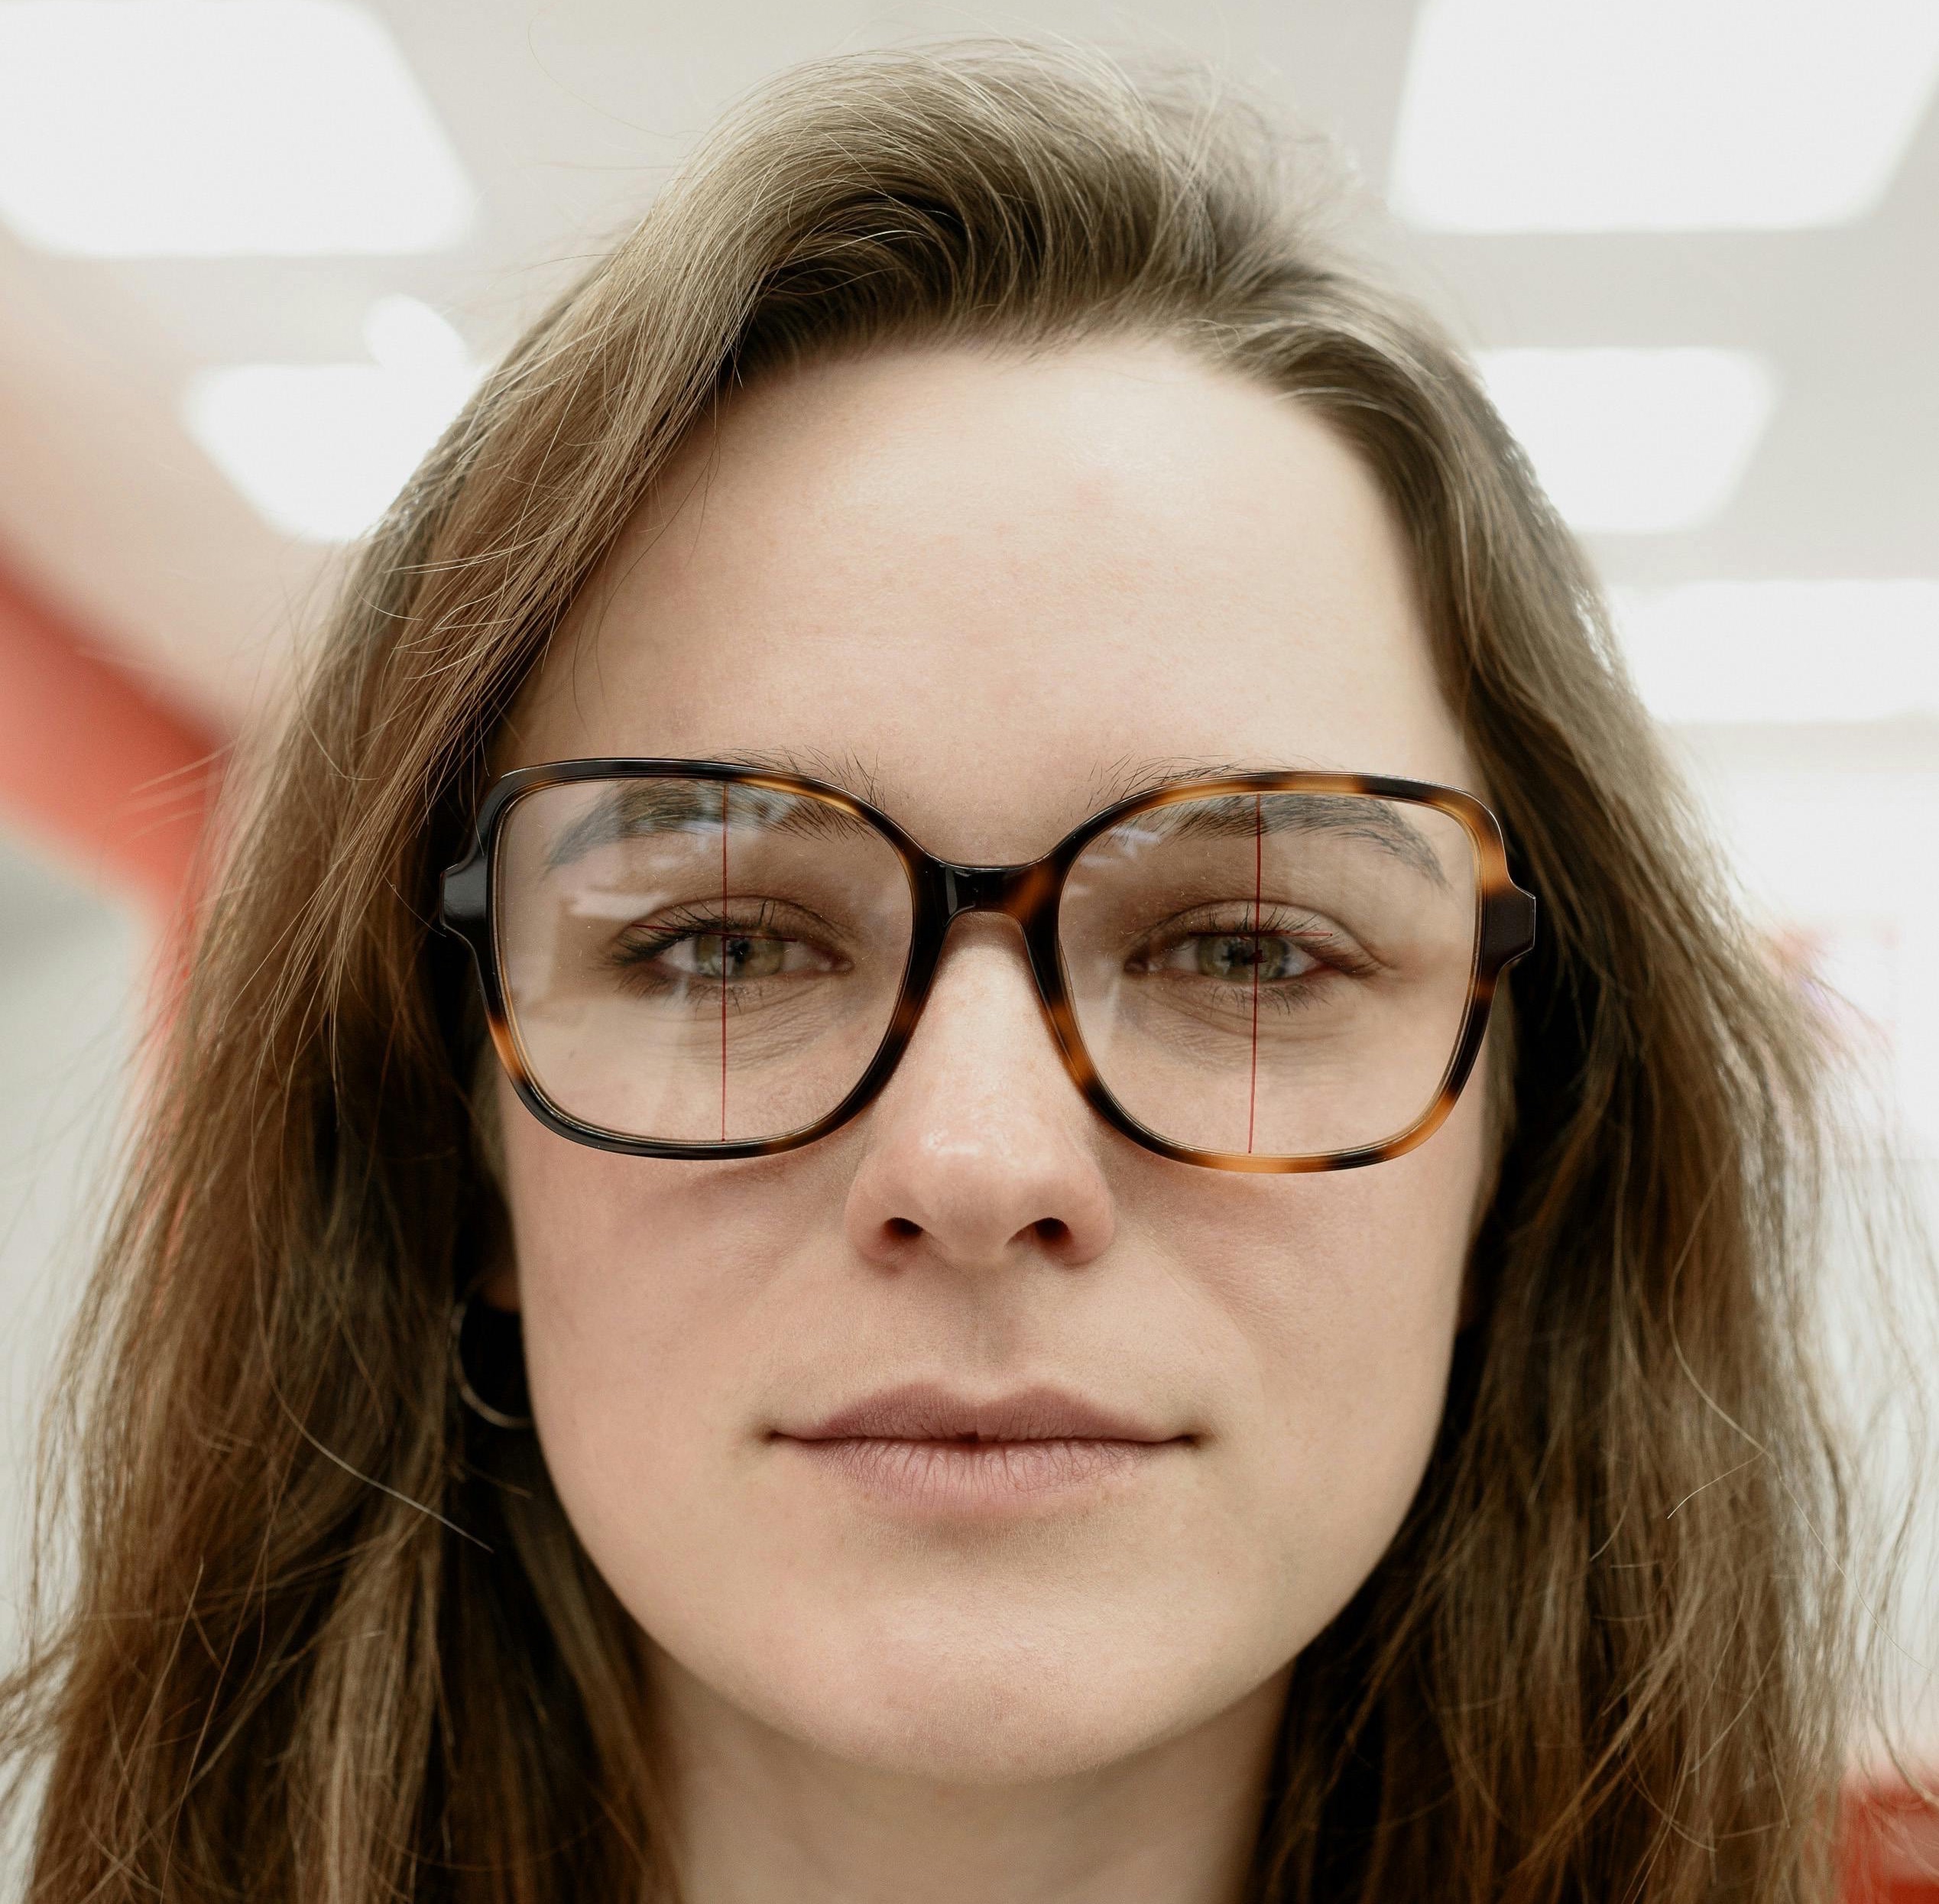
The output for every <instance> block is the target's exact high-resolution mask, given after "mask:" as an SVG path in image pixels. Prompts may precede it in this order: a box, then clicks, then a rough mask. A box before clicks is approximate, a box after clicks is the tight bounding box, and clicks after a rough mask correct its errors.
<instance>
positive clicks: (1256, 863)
mask: <svg viewBox="0 0 1939 1904" xmlns="http://www.w3.org/2000/svg"><path fill="white" fill-rule="evenodd" d="M1480 915H1481V904H1480V863H1479V855H1478V853H1477V845H1476V842H1475V841H1474V838H1473V836H1472V835H1471V834H1470V832H1469V830H1468V829H1467V825H1466V824H1465V823H1464V822H1463V821H1462V820H1461V819H1459V818H1457V816H1454V815H1453V814H1451V813H1445V812H1443V811H1441V809H1438V808H1437V807H1434V806H1428V805H1426V804H1425V803H1415V802H1411V801H1407V800H1395V799H1387V798H1380V797H1376V796H1373V795H1370V794H1360V793H1312V792H1298V793H1285V792H1263V793H1221V794H1217V795H1211V796H1194V797H1190V798H1186V799H1182V800H1175V801H1171V802H1168V803H1164V804H1162V805H1158V806H1151V807H1147V808H1145V809H1142V810H1140V811H1137V812H1135V813H1132V814H1130V815H1128V816H1126V817H1125V818H1124V819H1122V820H1120V822H1117V824H1116V825H1113V826H1111V827H1109V828H1107V829H1106V830H1105V831H1104V832H1101V833H1100V834H1099V835H1098V836H1097V837H1096V838H1094V839H1092V840H1091V841H1089V842H1087V843H1086V845H1085V847H1084V848H1083V850H1082V851H1081V852H1080V853H1079V855H1078V858H1077V859H1076V860H1075V862H1074V864H1072V868H1071V869H1070V871H1069V874H1068V876H1067V877H1066V881H1065V887H1064V894H1063V901H1062V906H1061V907H1060V909H1059V916H1058V951H1059V960H1060V963H1061V965H1062V975H1063V980H1064V985H1065V992H1066V995H1067V997H1068V1001H1069V1004H1070V1008H1071V1011H1072V1016H1073V1017H1074V1018H1075V1022H1076V1026H1077V1030H1078V1035H1079V1036H1080V1037H1081V1039H1082V1040H1083V1043H1084V1046H1085V1051H1086V1053H1087V1054H1088V1056H1089V1057H1090V1059H1091V1063H1092V1064H1093V1066H1094V1067H1095V1068H1096V1070H1097V1072H1098V1077H1099V1079H1100V1081H1101V1082H1102V1084H1103V1085H1104V1088H1105V1089H1106V1090H1107V1091H1109V1093H1110V1094H1111V1096H1112V1097H1113V1098H1114V1099H1115V1100H1116V1101H1117V1104H1118V1106H1119V1107H1120V1109H1122V1110H1123V1111H1125V1112H1126V1113H1127V1114H1129V1115H1130V1117H1132V1118H1133V1119H1134V1120H1135V1121H1136V1122H1137V1123H1138V1124H1141V1125H1142V1126H1143V1127H1144V1128H1145V1129H1146V1130H1149V1132H1151V1133H1152V1134H1153V1135H1154V1136H1156V1137H1159V1138H1161V1139H1162V1140H1166V1141H1167V1142H1169V1143H1174V1144H1177V1145H1180V1146H1182V1147H1185V1148H1187V1149H1189V1150H1197V1151H1204V1152H1208V1153H1215V1154H1219V1155H1224V1156H1260V1157H1318V1156H1332V1155H1335V1154H1338V1153H1350V1152H1355V1151H1362V1150H1370V1149H1373V1148H1376V1147H1381V1146H1383V1145H1386V1144H1388V1143H1393V1141H1395V1140H1397V1139H1398V1138H1399V1137H1402V1136H1404V1135H1406V1134H1408V1133H1409V1131H1411V1130H1413V1129H1414V1128H1415V1127H1416V1126H1417V1125H1419V1124H1420V1123H1421V1122H1422V1120H1423V1119H1424V1118H1425V1117H1427V1116H1428V1114H1429V1113H1430V1112H1431V1111H1432V1110H1434V1108H1435V1106H1436V1104H1437V1103H1438V1101H1439V1098H1440V1097H1441V1092H1442V1091H1443V1089H1444V1088H1445V1085H1446V1083H1447V1081H1448V1077H1449V1075H1450V1072H1451V1066H1452V1065H1453V1062H1454V1058H1455V1055H1456V1053H1457V1049H1459V1046H1460V1044H1461V1035H1462V1033H1463V1030H1464V1028H1465V1027H1466V1024H1467V1017H1468V1014H1469V1011H1470V1008H1471V1000H1472V997H1473V994H1474V972H1475V967H1476V961H1477V953H1478V948H1479V942H1480Z"/></svg>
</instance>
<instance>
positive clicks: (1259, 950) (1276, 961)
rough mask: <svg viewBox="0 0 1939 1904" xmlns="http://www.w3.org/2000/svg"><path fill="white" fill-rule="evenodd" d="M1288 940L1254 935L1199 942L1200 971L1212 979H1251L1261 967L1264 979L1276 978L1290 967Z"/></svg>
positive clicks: (1237, 935) (1236, 935)
mask: <svg viewBox="0 0 1939 1904" xmlns="http://www.w3.org/2000/svg"><path fill="white" fill-rule="evenodd" d="M1285 965H1286V958H1285V941H1284V940H1283V939H1273V938H1269V937H1266V936H1260V937H1259V938H1256V939H1255V938H1254V937H1253V936H1252V934H1251V933H1244V934H1243V935H1240V934H1234V935H1232V936H1228V937H1226V938H1221V939H1201V941H1200V942H1199V950H1198V969H1199V970H1200V971H1201V972H1203V973H1204V974H1205V976H1206V977H1207V978H1234V977H1235V976H1243V977H1246V978H1250V976H1251V975H1252V973H1253V969H1254V968H1255V967H1256V968H1257V969H1258V972H1259V975H1260V978H1278V977H1279V975H1280V973H1281V971H1282V970H1283V968H1284V967H1285Z"/></svg>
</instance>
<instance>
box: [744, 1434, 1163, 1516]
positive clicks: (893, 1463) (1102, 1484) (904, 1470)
mask: <svg viewBox="0 0 1939 1904" xmlns="http://www.w3.org/2000/svg"><path fill="white" fill-rule="evenodd" d="M781 1439H782V1440H783V1441H784V1442H786V1444H787V1445H789V1446H790V1447H791V1448H795V1449H796V1450H798V1451H799V1452H800V1453H801V1454H802V1455H804V1456H805V1457H806V1458H807V1459H808V1460H809V1461H813V1462H814V1463H815V1464H816V1465H817V1466H819V1467H822V1468H826V1469H827V1470H828V1471H830V1472H831V1473H832V1474H837V1475H840V1476H841V1477H845V1479H847V1480H848V1481H852V1482H854V1483H855V1484H858V1486H860V1487H861V1488H862V1490H864V1492H865V1493H866V1494H868V1495H869V1496H870V1497H871V1498H873V1499H874V1500H880V1501H884V1502H887V1503H893V1504H895V1505H897V1506H898V1507H913V1508H919V1509H925V1510H930V1511H932V1512H944V1513H976V1512H978V1511H982V1512H985V1513H987V1512H999V1513H1000V1512H1002V1511H1004V1510H1015V1509H1017V1508H1020V1507H1027V1506H1029V1505H1031V1504H1033V1503H1038V1502H1043V1503H1050V1502H1053V1501H1055V1502H1059V1503H1068V1502H1069V1500H1071V1499H1072V1497H1081V1496H1085V1495H1096V1494H1101V1493H1104V1492H1106V1491H1107V1490H1110V1489H1111V1487H1112V1486H1113V1484H1117V1483H1119V1482H1121V1481H1124V1480H1126V1479H1128V1478H1130V1477H1133V1476H1135V1475H1136V1474H1138V1473H1139V1472H1140V1471H1142V1470H1143V1469H1144V1468H1147V1467H1149V1465H1150V1464H1151V1463H1152V1462H1153V1461H1155V1460H1156V1459H1157V1458H1158V1457H1159V1455H1161V1454H1162V1453H1164V1452H1166V1450H1167V1449H1168V1448H1175V1447H1177V1446H1179V1445H1180V1444H1179V1443H1177V1442H1124V1441H1084V1440H1071V1441H1031V1442H916V1441H886V1440H875V1439H864V1438H861V1437H857V1438H854V1439H843V1440H839V1441H822V1442H804V1441H796V1439H794V1438H793V1436H791V1435H783V1436H782V1437H781Z"/></svg>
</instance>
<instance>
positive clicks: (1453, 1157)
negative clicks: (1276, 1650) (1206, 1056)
mask: <svg viewBox="0 0 1939 1904" xmlns="http://www.w3.org/2000/svg"><path fill="white" fill-rule="evenodd" d="M1482 1095H1483V1094H1482V1093H1481V1092H1480V1091H1474V1092H1471V1093H1470V1094H1469V1096H1468V1098H1466V1099H1464V1101H1463V1103H1462V1104H1460V1105H1458V1106H1457V1108H1456V1110H1455V1111H1454V1114H1452V1115H1451V1117H1450V1118H1449V1120H1448V1122H1447V1124H1445V1125H1444V1126H1443V1127H1441V1130H1439V1131H1438V1132H1437V1133H1436V1134H1435V1136H1434V1137H1432V1139H1430V1140H1428V1142H1427V1143H1425V1144H1424V1145H1422V1147H1420V1148H1419V1149H1418V1150H1413V1151H1411V1152H1409V1153H1408V1154H1407V1155H1406V1156H1402V1157H1398V1158H1395V1159H1393V1160H1390V1161H1389V1162H1387V1163H1381V1164H1377V1165H1375V1166H1372V1167H1370V1168H1369V1169H1361V1170H1351V1171H1341V1172H1338V1173H1330V1174H1321V1175H1317V1176H1309V1177H1296V1178H1280V1179H1272V1178H1243V1179H1238V1181H1237V1186H1234V1183H1233V1180H1232V1179H1224V1181H1223V1182H1221V1180H1220V1179H1211V1182H1210V1183H1209V1184H1208V1186H1207V1187H1206V1188H1205V1189H1204V1190H1202V1191H1201V1189H1200V1187H1199V1186H1198V1184H1197V1183H1196V1182H1192V1183H1189V1184H1186V1183H1184V1182H1182V1181H1180V1182H1178V1183H1177V1184H1176V1185H1175V1186H1173V1187H1175V1189H1176V1190H1177V1191H1178V1192H1179V1193H1180V1194H1181V1195H1182V1197H1184V1198H1185V1199H1188V1201H1187V1202H1182V1203H1181V1204H1179V1205H1172V1206H1171V1207H1169V1208H1165V1209H1163V1210H1162V1211H1154V1212H1153V1213H1152V1218H1151V1222H1150V1228H1151V1229H1152V1230H1153V1231H1154V1232H1155V1233H1158V1234H1164V1235H1165V1236H1166V1238H1167V1241H1166V1254H1167V1255H1168V1257H1170V1258H1171V1259H1172V1263H1173V1264H1174V1267H1175V1273H1177V1274H1179V1275H1180V1276H1186V1275H1189V1276H1191V1277H1192V1279H1193V1280H1195V1282H1197V1283H1198V1284H1199V1285H1200V1286H1201V1287H1202V1288H1203V1289H1205V1290H1206V1292H1207V1293H1208V1295H1209V1296H1210V1297H1211V1304H1212V1311H1213V1313H1214V1315H1216V1317H1217V1328H1218V1332H1219V1336H1220V1338H1221V1351H1220V1359H1221V1362H1222V1364H1223V1365H1224V1367H1225V1368H1226V1369H1227V1370H1229V1371H1230V1374H1231V1385H1232V1395H1231V1401H1232V1405H1233V1407H1234V1419H1235V1421H1236V1422H1237V1423H1238V1424H1239V1426H1238V1428H1237V1432H1235V1433H1234V1436H1233V1437H1232V1441H1231V1445H1230V1447H1229V1448H1228V1450H1227V1453H1228V1455H1229V1456H1230V1458H1231V1459H1232V1460H1233V1461H1234V1463H1235V1464H1237V1468H1239V1469H1240V1471H1241V1472H1240V1477H1238V1478H1237V1480H1236V1481H1235V1498H1236V1499H1237V1500H1239V1501H1240V1502H1241V1503H1243V1507H1244V1509H1245V1511H1246V1512H1247V1514H1248V1515H1249V1516H1251V1517H1252V1518H1251V1521H1250V1526H1251V1528H1252V1529H1253V1533H1252V1535H1251V1536H1250V1538H1252V1539H1253V1540H1254V1541H1255V1542H1256V1546H1257V1549H1258V1550H1259V1553H1260V1562H1261V1563H1262V1564H1263V1565H1264V1567H1265V1568H1266V1569H1267V1571H1268V1572H1269V1573H1270V1575H1271V1576H1272V1579H1273V1588H1272V1590H1273V1591H1278V1592H1280V1593H1282V1594H1284V1595H1285V1596H1286V1597H1285V1598H1284V1600H1283V1601H1282V1610H1284V1612H1285V1613H1286V1616H1287V1617H1288V1618H1289V1621H1290V1623H1291V1625H1292V1627H1293V1628H1295V1629H1297V1630H1300V1632H1301V1636H1302V1638H1304V1637H1310V1636H1311V1634H1312V1633H1313V1632H1315V1631H1316V1630H1318V1627H1320V1626H1321V1625H1323V1624H1324V1623H1325V1621H1326V1620H1328V1619H1330V1618H1331V1616H1332V1614H1334V1613H1335V1612H1337V1611H1338V1610H1339V1609H1340V1607H1342V1606H1344V1604H1345V1603H1346V1601H1347V1600H1348V1599H1349V1598H1350V1597H1351V1596H1352V1594H1353V1593H1354V1591H1355V1590H1356V1589H1357V1588H1358V1587H1359V1585H1360V1584H1361V1582H1362V1581H1363V1580H1364V1579H1365V1578H1366V1576H1367V1574H1368V1573H1369V1572H1370V1571H1371V1570H1372V1568H1373V1565H1374V1564H1375V1563H1376V1561H1377V1560H1378V1559H1379V1558H1380V1555H1381V1554H1382V1553H1383V1552H1384V1551H1385V1549H1386V1547H1387V1546H1388V1545H1389V1542H1391V1541H1392V1539H1393V1536H1394V1534H1395V1533H1396V1532H1397V1531H1398V1529H1399V1526H1400V1523H1401V1521H1402V1519H1403V1517H1404V1516H1405V1515H1406V1511H1407V1508H1408V1506H1409V1503H1410V1502H1411V1501H1412V1498H1413V1497H1414V1494H1415V1491H1416V1490H1417V1488H1418V1487H1419V1483H1420V1479H1421V1476H1422V1472H1423V1471H1424V1470H1425V1465H1426V1463H1427V1459H1428V1455H1429V1453H1430V1452H1431V1451H1432V1446H1433V1444H1434V1440H1435V1435H1436V1433H1437V1432H1438V1429H1439V1426H1440V1422H1441V1413H1442V1409H1443V1405H1444V1403H1445V1396H1446V1388H1447V1380H1448V1368H1449V1364H1450V1361H1451V1356H1452V1351H1453V1347H1454V1338H1455V1333H1456V1330H1457V1325H1458V1322H1459V1319H1460V1315H1461V1304H1462V1298H1463V1291H1464V1282H1465V1277H1466V1272H1467V1254H1468V1243H1469V1238H1470V1234H1471V1231H1472V1228H1473V1225H1474V1216H1475V1211H1476V1203H1477V1196H1478V1195H1479V1193H1480V1189H1481V1186H1482V1184H1483V1178H1484V1168H1485V1160H1486V1156H1487V1142H1486V1125H1485V1119H1484V1117H1483V1104H1482ZM1207 1175H1208V1176H1210V1173H1207ZM1207 1234H1218V1235H1220V1236H1221V1247H1220V1248H1219V1249H1218V1250H1217V1251H1215V1252H1206V1251H1205V1250H1203V1247H1202V1244H1201V1242H1200V1241H1198V1239H1202V1238H1203V1237H1205V1236H1206V1235H1207ZM1188 1266H1189V1267H1188Z"/></svg>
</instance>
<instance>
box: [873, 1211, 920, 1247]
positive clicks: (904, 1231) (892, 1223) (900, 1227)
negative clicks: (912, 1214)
mask: <svg viewBox="0 0 1939 1904" xmlns="http://www.w3.org/2000/svg"><path fill="white" fill-rule="evenodd" d="M882 1227H883V1228H884V1229H885V1230H887V1231H888V1233H889V1234H890V1235H891V1236H892V1237H895V1238H896V1239H897V1241H900V1242H905V1243H906V1242H907V1241H909V1239H910V1237H917V1236H920V1235H921V1234H922V1224H919V1223H912V1222H910V1220H909V1219H908V1218H907V1217H906V1216H892V1217H890V1219H889V1220H888V1221H887V1222H886V1223H885V1224H883V1226H882Z"/></svg>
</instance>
